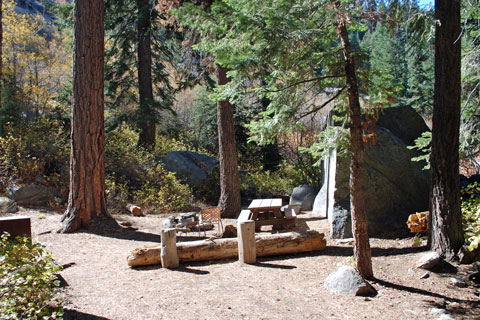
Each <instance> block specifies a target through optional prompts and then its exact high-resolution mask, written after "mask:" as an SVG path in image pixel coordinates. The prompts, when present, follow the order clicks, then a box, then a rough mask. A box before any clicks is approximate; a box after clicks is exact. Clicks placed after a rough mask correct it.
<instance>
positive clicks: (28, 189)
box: [10, 184, 60, 206]
mask: <svg viewBox="0 0 480 320" xmlns="http://www.w3.org/2000/svg"><path fill="white" fill-rule="evenodd" d="M10 197H11V198H12V199H13V200H15V201H16V202H17V203H18V204H19V205H21V206H45V205H47V204H48V203H49V202H53V201H56V199H58V198H59V197H60V195H59V193H58V191H57V190H55V189H54V188H51V187H47V186H43V185H37V184H30V185H27V186H24V187H21V188H18V189H15V190H12V191H11V195H10Z"/></svg>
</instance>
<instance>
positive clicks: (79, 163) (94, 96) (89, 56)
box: [60, 0, 113, 233]
mask: <svg viewBox="0 0 480 320" xmlns="http://www.w3.org/2000/svg"><path fill="white" fill-rule="evenodd" d="M103 14H104V9H103V0H82V1H75V5H74V19H75V20H74V48H73V51H74V53H73V107H72V130H71V152H70V194H69V196H68V208H67V210H66V211H65V213H64V215H63V217H62V221H63V226H62V229H61V230H60V231H61V232H65V233H67V232H74V231H76V230H78V229H80V228H92V227H96V225H97V224H98V223H99V222H100V221H101V220H113V219H112V218H111V217H110V216H109V215H108V213H107V204H106V203H107V201H106V194H105V163H104V149H105V148H104V128H103V120H104V115H103V108H104V94H103V92H104V88H103V62H104V44H103V40H104V30H103Z"/></svg>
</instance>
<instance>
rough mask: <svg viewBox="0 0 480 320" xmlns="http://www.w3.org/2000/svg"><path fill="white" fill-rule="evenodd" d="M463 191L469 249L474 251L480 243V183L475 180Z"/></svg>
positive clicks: (464, 216)
mask: <svg viewBox="0 0 480 320" xmlns="http://www.w3.org/2000/svg"><path fill="white" fill-rule="evenodd" d="M462 191H463V194H464V195H465V194H466V195H467V196H464V197H463V199H462V216H463V227H464V230H465V238H466V240H467V245H468V250H469V251H474V250H476V249H478V247H479V245H480V198H479V196H478V195H479V194H480V185H479V184H478V183H477V182H475V183H473V184H470V185H469V186H468V187H466V188H465V189H464V190H462Z"/></svg>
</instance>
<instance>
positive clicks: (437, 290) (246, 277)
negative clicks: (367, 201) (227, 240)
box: [18, 209, 480, 319]
mask: <svg viewBox="0 0 480 320" xmlns="http://www.w3.org/2000/svg"><path fill="white" fill-rule="evenodd" d="M18 215H27V216H30V217H31V220H32V232H33V237H34V239H35V241H37V242H41V243H43V244H44V245H45V246H46V247H47V249H48V250H49V251H50V252H52V254H53V257H54V258H55V260H56V261H57V262H58V263H59V264H60V265H63V266H64V270H63V271H61V273H60V275H61V277H62V278H63V280H64V281H63V282H64V289H63V290H64V295H65V301H66V302H65V318H66V319H292V318H297V319H438V318H439V317H440V314H438V313H437V314H432V309H433V308H437V309H442V310H443V312H446V313H448V314H450V315H451V316H452V317H454V318H455V319H479V318H480V310H479V309H480V308H478V306H479V305H480V304H479V303H478V302H479V288H478V286H475V284H474V283H472V282H468V284H469V286H468V287H467V288H458V287H453V286H451V285H450V284H449V281H450V278H451V277H452V276H454V275H453V274H449V273H446V272H443V273H441V272H430V273H429V276H428V277H427V278H424V279H422V276H424V275H425V273H426V272H427V271H426V270H421V269H414V268H413V264H414V262H415V261H416V260H418V258H419V257H421V256H422V255H423V254H424V252H425V250H426V249H425V247H420V248H415V247H413V242H414V241H413V239H401V240H384V239H372V240H371V245H372V255H373V267H374V275H375V277H376V278H377V280H376V281H374V282H373V283H372V284H373V286H374V287H375V288H376V289H377V290H378V292H379V293H378V295H377V296H376V297H373V298H362V297H350V296H342V295H335V294H332V293H330V292H329V291H327V290H326V289H324V288H323V282H324V280H325V278H326V277H327V276H328V275H329V274H330V273H331V272H333V271H334V270H335V269H336V268H337V266H340V265H343V264H351V263H352V262H353V251H352V244H351V243H348V242H345V241H335V240H331V239H329V237H328V226H327V221H326V220H319V219H317V218H314V217H312V216H311V215H310V214H308V213H307V214H301V215H299V216H298V217H297V219H298V222H297V226H296V229H303V230H305V229H307V228H308V229H315V230H319V231H320V232H325V234H326V238H327V249H326V250H324V251H322V252H317V253H313V254H298V255H289V256H277V257H270V258H259V259H258V263H257V264H255V265H241V264H240V263H238V262H237V261H220V262H218V261H212V262H211V263H191V264H187V265H186V264H183V265H181V266H180V268H179V269H176V270H168V269H162V268H160V267H159V266H152V267H145V268H138V269H132V268H129V267H128V266H127V263H126V256H127V255H128V254H129V253H130V252H131V251H132V250H133V249H135V248H137V247H141V246H144V245H152V244H157V243H158V242H159V241H160V236H159V234H160V228H161V224H162V223H161V222H162V219H163V218H165V216H159V215H156V216H153V215H147V216H144V217H133V216H128V215H115V216H114V217H115V218H116V219H117V221H118V222H119V223H120V224H123V225H127V226H128V225H130V227H128V228H122V229H120V230H115V231H112V232H110V233H107V234H103V235H100V234H94V233H88V232H81V233H76V234H58V233H56V232H55V231H56V230H57V229H58V228H59V226H60V218H61V214H59V213H54V212H50V211H45V210H31V209H22V210H21V211H20V212H19V213H18ZM227 224H234V225H235V224H236V221H235V220H231V219H225V220H224V225H227ZM210 235H211V233H210ZM207 236H209V235H207ZM188 239H190V240H192V239H197V233H189V234H188V235H187V236H185V235H179V239H178V240H179V241H184V240H188ZM469 268H471V266H459V267H458V272H457V274H456V275H455V276H456V277H460V278H466V277H467V273H468V272H469V270H470V269H469ZM437 311H438V310H437Z"/></svg>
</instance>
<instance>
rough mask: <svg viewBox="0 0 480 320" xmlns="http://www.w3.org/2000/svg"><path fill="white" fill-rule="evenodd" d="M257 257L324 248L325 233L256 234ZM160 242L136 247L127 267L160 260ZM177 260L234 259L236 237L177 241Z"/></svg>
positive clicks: (236, 247) (236, 244)
mask: <svg viewBox="0 0 480 320" xmlns="http://www.w3.org/2000/svg"><path fill="white" fill-rule="evenodd" d="M255 243H256V255H257V257H266V256H274V255H281V254H292V253H301V252H312V251H319V250H324V249H325V247H326V241H325V235H324V234H323V233H318V232H317V231H313V230H310V231H306V232H286V233H279V234H269V235H256V237H255ZM161 251H162V245H161V244H158V245H155V246H148V247H143V248H137V249H135V250H134V251H132V253H130V255H128V257H127V263H128V265H129V266H130V267H137V266H148V265H154V264H160V263H161V257H160V254H161ZM177 254H178V258H179V260H180V262H192V261H208V260H221V259H234V258H237V257H238V239H237V238H229V239H215V240H213V241H212V240H199V241H190V242H179V243H177Z"/></svg>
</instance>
